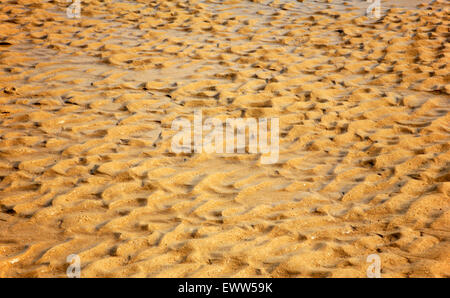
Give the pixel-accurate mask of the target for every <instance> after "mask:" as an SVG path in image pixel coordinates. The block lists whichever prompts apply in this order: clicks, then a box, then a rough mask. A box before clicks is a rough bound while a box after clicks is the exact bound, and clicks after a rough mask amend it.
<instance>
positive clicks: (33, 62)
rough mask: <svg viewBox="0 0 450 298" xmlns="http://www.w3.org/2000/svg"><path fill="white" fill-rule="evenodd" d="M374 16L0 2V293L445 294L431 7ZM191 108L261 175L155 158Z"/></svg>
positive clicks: (233, 166) (443, 14)
mask: <svg viewBox="0 0 450 298" xmlns="http://www.w3.org/2000/svg"><path fill="white" fill-rule="evenodd" d="M422 2H423V3H422ZM381 3H382V14H381V18H380V19H379V20H376V19H373V18H368V17H367V16H365V10H366V7H367V6H368V3H367V2H365V1H356V0H355V1H341V0H333V1H331V0H328V1H308V0H304V1H278V0H275V1H266V0H252V1H244V0H224V1H218V0H217V1H213V0H205V1H200V0H189V1H188V0H184V1H183V0H172V1H167V0H137V1H91V0H89V1H84V2H82V5H81V18H80V19H70V18H68V17H67V15H66V7H67V6H68V3H67V2H66V1H65V0H55V1H51V2H49V1H37V0H6V1H2V3H1V4H0V277H65V276H66V269H67V266H68V264H67V262H66V258H67V256H68V255H70V254H78V255H79V256H80V259H81V265H82V268H81V275H82V277H366V268H367V266H368V263H367V262H366V258H367V256H368V255H370V254H378V255H379V256H380V258H381V262H382V263H381V275H382V277H450V244H449V243H450V241H449V239H450V230H449V228H450V198H449V195H450V188H449V187H450V182H449V181H450V168H449V164H450V163H449V162H450V153H449V148H450V131H449V129H450V127H449V123H450V116H449V110H450V96H449V95H450V82H449V79H450V76H449V74H450V65H449V57H450V47H449V45H450V43H449V42H448V39H449V24H450V18H449V5H448V1H442V0H439V1H432V2H426V1H395V3H394V1H391V2H387V1H382V2H381ZM421 3H422V4H421ZM199 109H201V110H202V113H203V116H204V118H206V117H217V118H219V119H227V118H236V117H252V118H264V117H269V118H270V117H278V118H279V119H280V155H279V160H278V162H277V163H275V164H271V165H264V164H261V156H260V155H258V154H231V155H230V154H207V153H204V152H203V153H192V154H175V153H173V152H172V150H171V141H172V137H173V136H174V134H175V132H174V131H173V130H172V129H171V124H172V121H173V120H174V119H176V118H177V117H184V118H187V119H193V116H194V112H195V111H197V110H199Z"/></svg>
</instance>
